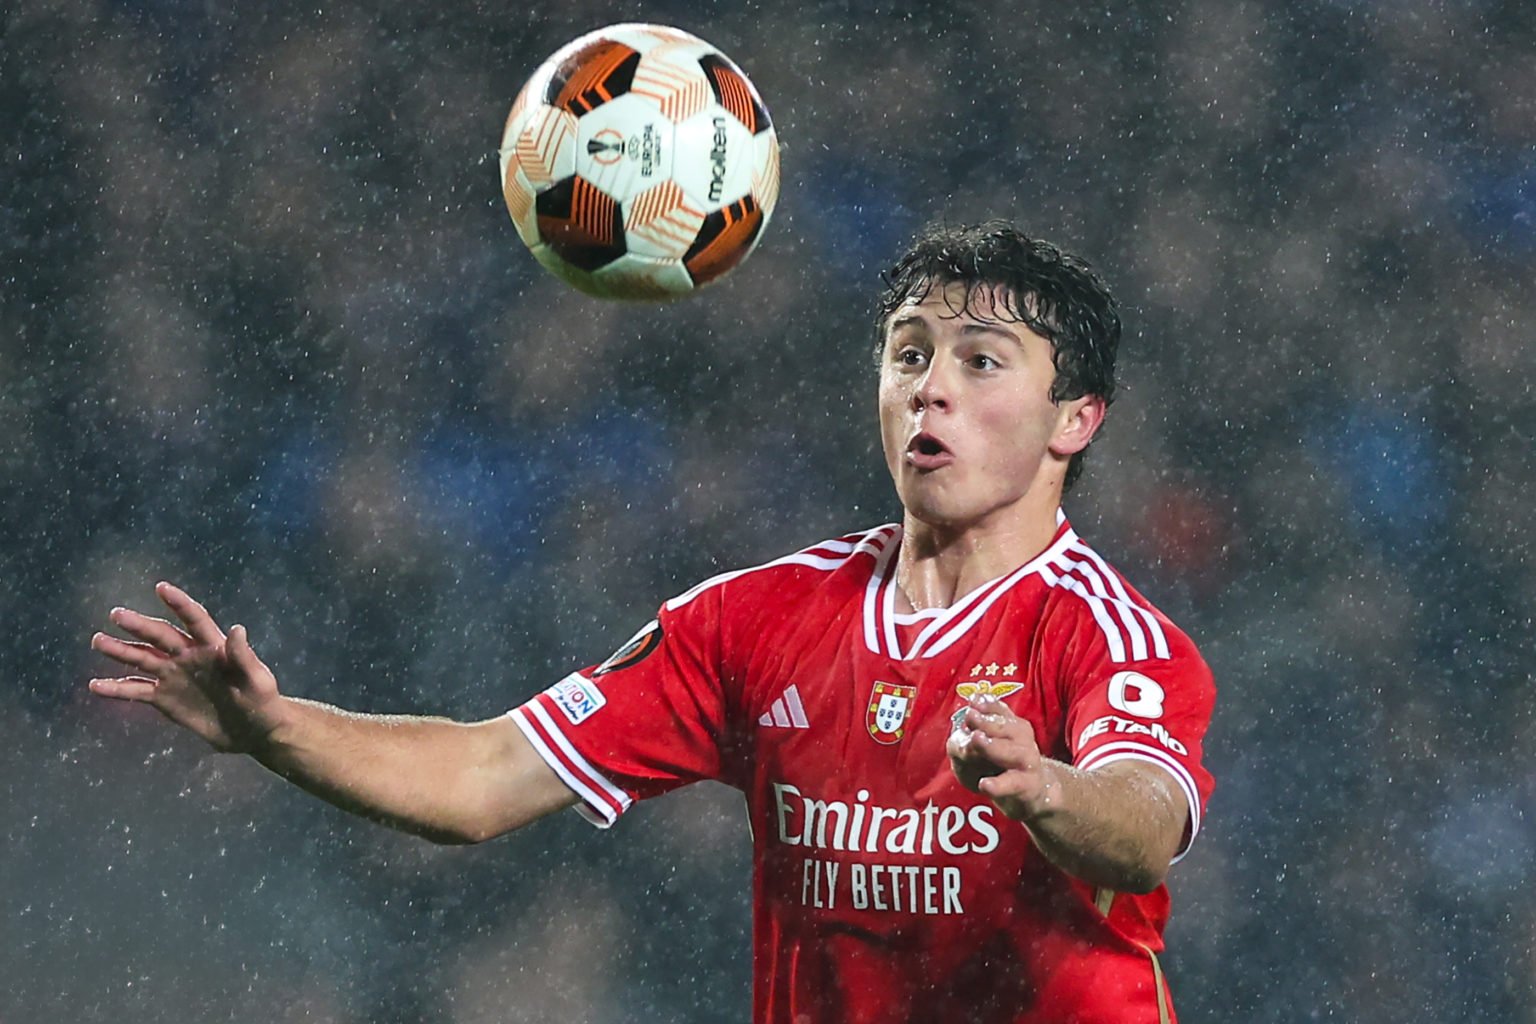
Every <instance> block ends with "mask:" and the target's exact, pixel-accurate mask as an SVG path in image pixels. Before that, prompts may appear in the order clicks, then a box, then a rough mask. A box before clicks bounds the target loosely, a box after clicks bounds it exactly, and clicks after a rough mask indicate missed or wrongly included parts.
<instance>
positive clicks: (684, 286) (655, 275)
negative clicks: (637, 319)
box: [592, 253, 693, 299]
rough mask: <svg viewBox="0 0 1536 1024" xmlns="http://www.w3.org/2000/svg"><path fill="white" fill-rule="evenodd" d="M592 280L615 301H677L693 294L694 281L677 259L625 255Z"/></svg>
mask: <svg viewBox="0 0 1536 1024" xmlns="http://www.w3.org/2000/svg"><path fill="white" fill-rule="evenodd" d="M592 280H593V282H594V283H596V284H597V285H598V286H599V287H601V288H603V289H606V290H609V291H610V292H611V294H612V296H613V297H614V298H625V299H675V298H679V297H680V296H683V295H687V294H688V293H689V292H691V291H693V278H691V277H689V276H688V270H687V268H685V267H684V266H683V265H682V264H681V263H679V262H677V261H676V260H659V259H651V258H648V257H645V256H637V255H635V254H634V253H626V254H625V255H623V256H620V257H619V258H618V259H616V260H614V261H613V262H612V263H610V264H608V265H607V266H606V267H599V268H598V269H597V270H595V271H593V272H592Z"/></svg>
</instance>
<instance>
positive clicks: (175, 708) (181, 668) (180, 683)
mask: <svg viewBox="0 0 1536 1024" xmlns="http://www.w3.org/2000/svg"><path fill="white" fill-rule="evenodd" d="M155 593H156V594H158V595H159V597H160V600H162V601H164V602H165V604H166V607H168V608H170V610H171V611H172V612H174V613H175V614H176V617H177V618H178V619H180V620H181V626H180V627H178V626H177V625H176V624H174V623H172V622H168V621H166V620H165V619H153V618H150V617H149V616H147V615H142V614H140V613H138V612H136V611H131V610H130V609H127V608H114V609H112V612H111V615H110V616H109V618H110V619H111V621H112V623H113V625H115V626H117V627H119V628H120V629H122V630H123V631H124V632H125V633H128V634H130V635H131V636H134V637H136V638H137V639H138V641H140V642H137V643H135V642H130V641H127V640H120V639H118V638H117V637H114V636H108V635H107V634H106V633H97V634H96V635H95V636H93V637H91V647H92V648H93V649H95V650H97V651H100V652H101V653H102V654H105V655H106V656H107V657H109V658H111V659H113V660H114V661H118V662H121V663H122V664H124V665H126V666H128V667H129V668H130V669H134V670H135V671H136V672H137V673H139V674H136V675H131V676H121V677H119V678H115V679H92V680H91V683H90V687H91V692H92V693H95V694H98V695H100V696H102V697H111V698H115V699H117V700H131V701H139V702H142V703H145V704H149V705H150V706H151V707H153V708H154V709H155V710H157V711H159V712H160V713H161V714H162V715H164V716H165V717H166V718H169V719H170V720H171V721H173V722H175V723H176V724H177V725H180V726H183V727H184V728H186V729H189V730H191V731H192V732H194V733H196V734H197V735H198V736H201V737H202V738H203V739H205V740H207V741H208V742H209V743H210V744H212V745H213V746H214V747H215V748H216V749H218V750H227V751H236V752H243V753H251V752H254V751H256V750H257V749H258V748H260V747H261V746H262V745H263V743H264V742H265V741H266V739H267V737H268V736H269V735H270V734H271V732H272V730H273V729H274V728H276V727H277V724H278V715H279V712H280V709H281V707H282V701H281V700H280V698H279V696H278V692H277V679H276V678H275V677H273V675H272V672H271V670H270V669H268V668H267V666H266V665H264V664H262V662H261V659H260V658H258V657H256V652H255V651H253V650H251V645H250V643H249V642H248V641H247V638H246V633H245V627H244V626H234V627H232V628H231V629H230V631H229V635H228V636H227V637H226V636H225V635H224V632H223V630H221V629H219V626H218V624H217V623H216V622H214V621H213V618H212V616H210V615H209V614H208V611H207V609H205V608H204V607H203V606H202V605H200V604H198V603H197V602H196V601H194V600H193V599H192V598H191V597H189V596H187V594H186V593H185V592H184V591H182V590H181V589H180V588H178V587H174V586H172V585H171V584H169V583H160V584H158V585H156V587H155Z"/></svg>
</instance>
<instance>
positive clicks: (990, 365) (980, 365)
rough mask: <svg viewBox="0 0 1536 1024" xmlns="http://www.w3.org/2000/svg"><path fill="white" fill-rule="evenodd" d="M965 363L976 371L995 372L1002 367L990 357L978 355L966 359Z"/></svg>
mask: <svg viewBox="0 0 1536 1024" xmlns="http://www.w3.org/2000/svg"><path fill="white" fill-rule="evenodd" d="M966 362H967V363H969V364H970V365H971V367H972V368H973V369H976V370H996V369H998V368H999V367H1001V366H1002V365H1003V364H1002V363H1000V362H998V361H997V360H996V359H993V358H992V357H991V356H987V355H982V354H980V353H977V354H976V355H974V356H971V358H969V359H967V360H966Z"/></svg>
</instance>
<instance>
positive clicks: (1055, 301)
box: [875, 221, 1120, 488]
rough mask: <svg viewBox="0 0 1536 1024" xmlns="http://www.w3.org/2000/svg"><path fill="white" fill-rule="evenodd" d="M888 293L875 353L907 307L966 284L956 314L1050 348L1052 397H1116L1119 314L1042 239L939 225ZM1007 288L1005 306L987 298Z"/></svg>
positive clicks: (1073, 473) (1080, 267) (1012, 231)
mask: <svg viewBox="0 0 1536 1024" xmlns="http://www.w3.org/2000/svg"><path fill="white" fill-rule="evenodd" d="M881 279H882V280H883V281H884V282H885V292H884V294H883V295H881V297H880V302H879V305H878V306H877V307H876V310H875V335H876V341H875V353H876V358H877V359H878V358H880V355H881V353H882V352H883V351H884V347H885V325H886V324H887V323H888V322H889V321H890V318H891V315H892V314H893V313H895V312H896V310H897V309H899V308H900V307H901V306H903V305H906V304H907V303H909V302H921V301H923V299H925V298H926V297H927V296H928V293H929V292H930V291H932V290H933V288H934V287H935V286H943V285H949V284H954V283H959V284H963V285H965V295H964V298H963V299H962V300H961V302H960V303H959V305H958V306H955V305H951V307H950V308H951V309H952V310H953V311H954V312H955V314H956V315H957V316H958V315H960V314H962V313H964V314H967V315H970V316H974V317H976V318H977V319H979V320H998V321H1004V322H1008V323H1022V324H1024V325H1025V326H1026V327H1028V328H1029V329H1030V330H1032V331H1034V332H1035V333H1036V334H1038V335H1040V336H1041V337H1043V338H1045V339H1046V340H1048V341H1049V342H1050V343H1051V347H1052V349H1053V351H1054V361H1055V364H1056V380H1055V382H1054V383H1053V384H1052V385H1051V399H1052V401H1056V402H1067V401H1071V400H1072V399H1074V398H1081V397H1083V396H1084V395H1098V396H1099V397H1100V398H1102V399H1104V404H1105V405H1106V406H1108V405H1109V403H1110V402H1112V401H1114V397H1115V354H1116V352H1117V351H1118V350H1119V347H1120V314H1119V311H1118V309H1117V307H1116V305H1115V299H1114V296H1113V295H1111V294H1110V292H1109V288H1108V286H1107V285H1105V283H1104V280H1103V278H1101V277H1100V276H1099V275H1098V272H1097V271H1095V270H1094V269H1093V267H1092V266H1090V265H1089V263H1088V262H1087V261H1086V260H1084V259H1082V258H1081V257H1079V256H1074V255H1073V254H1071V253H1069V252H1063V251H1062V250H1061V249H1059V248H1057V247H1056V246H1054V245H1052V244H1051V243H1050V242H1043V241H1041V240H1039V239H1036V238H1030V237H1029V236H1028V235H1025V234H1024V233H1023V232H1021V231H1019V230H1018V229H1017V228H1015V227H1014V226H1013V225H1011V224H1009V223H1007V222H1005V221H987V222H986V223H983V224H973V225H966V226H959V227H954V226H949V225H935V226H932V227H929V228H927V229H925V230H924V231H923V232H922V233H921V234H920V235H918V237H917V238H916V239H915V240H914V241H913V243H912V245H911V247H910V248H909V249H908V250H907V251H906V253H905V254H904V255H903V256H902V257H901V258H900V259H899V260H897V261H896V265H895V266H893V267H892V268H891V269H890V270H888V271H886V272H885V273H884V274H882V275H881ZM983 285H995V286H1000V287H1001V288H1002V289H1003V295H1004V297H1003V299H1002V302H1001V303H996V302H994V303H989V304H988V305H989V308H987V309H977V308H975V306H976V305H980V303H981V302H982V301H984V300H982V299H980V298H978V296H980V295H981V294H982V292H981V291H980V286H983ZM1086 454H1087V449H1084V450H1083V451H1081V452H1078V453H1077V454H1076V455H1074V456H1072V460H1071V462H1069V463H1068V464H1067V476H1066V482H1065V488H1070V487H1071V486H1072V484H1073V483H1074V482H1076V480H1077V478H1078V477H1079V476H1080V475H1081V474H1082V469H1083V467H1082V462H1083V456H1084V455H1086Z"/></svg>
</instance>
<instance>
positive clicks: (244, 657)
mask: <svg viewBox="0 0 1536 1024" xmlns="http://www.w3.org/2000/svg"><path fill="white" fill-rule="evenodd" d="M224 649H225V651H227V652H228V654H229V657H230V660H231V661H233V662H234V663H235V667H236V668H238V669H240V671H241V672H243V673H245V675H246V676H247V677H254V676H256V675H259V674H261V673H263V672H266V671H267V666H266V665H265V664H263V663H262V660H261V659H260V658H258V657H256V652H255V651H253V650H251V638H250V636H249V634H247V633H246V630H245V627H244V626H231V627H229V637H228V639H227V641H226V642H225V645H224Z"/></svg>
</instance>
